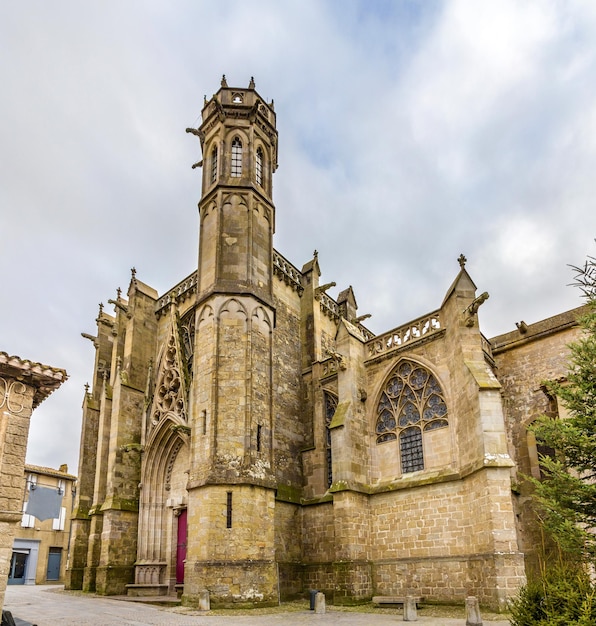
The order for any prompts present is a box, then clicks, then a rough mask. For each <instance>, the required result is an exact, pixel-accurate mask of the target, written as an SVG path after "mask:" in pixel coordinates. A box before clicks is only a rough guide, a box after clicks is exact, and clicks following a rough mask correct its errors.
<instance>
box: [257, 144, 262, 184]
mask: <svg viewBox="0 0 596 626" xmlns="http://www.w3.org/2000/svg"><path fill="white" fill-rule="evenodd" d="M256 179H257V185H259V186H261V187H262V186H263V150H262V149H261V148H257V158H256Z"/></svg>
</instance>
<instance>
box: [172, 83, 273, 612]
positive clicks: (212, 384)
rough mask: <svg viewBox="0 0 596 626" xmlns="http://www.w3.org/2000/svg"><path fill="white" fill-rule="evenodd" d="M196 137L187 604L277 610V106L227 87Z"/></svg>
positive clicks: (214, 101)
mask: <svg viewBox="0 0 596 626" xmlns="http://www.w3.org/2000/svg"><path fill="white" fill-rule="evenodd" d="M188 132H191V133H193V134H195V135H197V136H198V137H199V139H200V141H201V148H202V151H203V161H202V162H200V163H198V164H197V165H202V168H203V176H202V197H201V200H200V202H199V213H200V234H199V263H198V265H199V271H198V289H197V309H196V322H195V327H196V330H195V349H194V364H193V381H192V383H191V391H190V405H191V409H190V415H191V424H192V427H191V433H192V434H191V455H190V457H191V462H190V473H189V482H188V536H189V538H191V537H192V540H191V541H189V545H188V552H187V556H186V567H185V579H184V596H183V602H185V603H186V604H191V605H192V604H197V603H198V602H199V599H200V597H201V594H202V592H204V591H209V593H210V598H211V603H212V604H214V605H216V606H217V605H219V606H230V605H236V606H237V605H255V604H261V605H263V604H275V603H277V601H278V597H277V596H278V591H277V587H278V585H277V571H276V565H275V551H274V519H273V517H274V509H275V500H274V495H275V491H274V489H275V480H274V477H273V451H272V437H273V406H272V405H273V398H272V335H273V329H274V324H275V309H274V306H273V297H272V273H273V247H272V237H273V232H274V226H275V209H274V206H273V202H272V174H273V172H274V171H275V169H276V167H277V131H276V128H275V112H274V110H273V104H272V103H271V104H267V103H266V102H265V101H264V100H263V99H262V98H261V97H260V96H259V94H258V93H257V92H256V91H255V85H254V81H253V80H252V79H251V81H250V84H249V86H248V88H245V89H241V88H230V87H228V85H227V83H226V80H225V77H224V78H223V79H222V83H221V88H220V89H219V91H218V92H217V93H216V94H215V95H214V96H213V97H212V98H211V100H209V101H208V102H206V103H205V106H204V108H203V112H202V124H201V126H200V127H199V128H198V129H188ZM255 520H259V522H258V524H256V523H255ZM257 528H258V532H257V530H256V529H257Z"/></svg>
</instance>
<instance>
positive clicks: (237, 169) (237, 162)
mask: <svg viewBox="0 0 596 626" xmlns="http://www.w3.org/2000/svg"><path fill="white" fill-rule="evenodd" d="M231 175H232V177H233V178H239V177H240V176H242V142H241V141H240V137H234V140H233V141H232V171H231Z"/></svg>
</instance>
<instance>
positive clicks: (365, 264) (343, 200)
mask: <svg viewBox="0 0 596 626" xmlns="http://www.w3.org/2000/svg"><path fill="white" fill-rule="evenodd" d="M0 41H1V42H2V54H1V55H0V86H1V87H0V89H1V92H2V96H1V97H0V163H1V167H0V242H1V243H0V264H1V265H0V268H1V271H2V287H3V288H2V296H1V299H0V351H3V352H7V353H8V354H10V355H13V354H16V355H18V356H20V357H21V358H25V359H29V360H31V361H36V362H41V363H44V364H47V365H51V366H54V367H60V368H64V369H65V370H66V371H67V372H68V374H69V380H68V381H67V382H66V383H64V384H63V385H62V387H61V388H60V389H59V390H57V391H56V392H54V393H53V394H52V395H51V396H50V397H49V398H48V399H46V400H45V401H44V402H43V403H42V404H41V405H40V407H39V408H38V409H36V410H35V411H34V413H33V416H32V419H31V428H30V433H29V446H28V450H27V462H28V463H33V464H36V465H43V466H49V467H58V466H59V465H60V464H62V463H67V464H68V466H69V470H70V471H71V472H73V473H76V471H77V464H78V452H79V438H80V426H81V404H82V400H83V394H84V385H85V382H87V381H89V382H90V381H91V378H92V372H93V360H94V349H93V346H92V344H91V342H90V341H88V340H86V339H84V338H82V337H81V333H82V332H83V333H88V334H91V335H93V334H95V331H96V325H95V318H96V316H97V313H98V310H99V309H98V306H99V303H100V302H102V303H104V304H105V305H106V311H108V312H111V310H112V307H111V305H108V299H113V298H115V297H116V290H117V289H118V288H119V287H120V288H122V289H123V291H124V292H126V289H127V287H128V284H129V280H130V270H131V268H133V267H134V268H136V271H137V277H138V278H139V279H140V280H141V281H143V282H145V283H147V284H149V285H151V286H152V287H154V288H155V289H156V290H157V291H158V292H159V294H163V293H164V292H167V291H168V289H169V288H171V287H173V286H174V285H175V284H176V283H177V282H178V281H180V280H182V279H183V278H185V277H186V276H187V275H188V274H190V273H191V272H193V271H194V270H195V269H196V267H197V255H198V253H197V248H198V211H197V203H198V200H199V197H200V185H201V171H200V170H199V169H195V170H192V169H191V166H192V164H193V163H195V162H196V161H198V160H200V158H201V154H200V145H199V142H198V141H197V140H196V137H193V136H192V135H188V134H186V133H185V129H186V128H187V127H189V126H194V127H197V126H198V125H199V124H200V113H201V109H202V106H203V98H204V96H207V98H210V97H211V95H212V94H213V93H215V92H216V91H217V90H218V89H219V86H220V81H221V76H222V74H225V75H226V77H227V82H228V84H229V85H230V86H231V87H234V86H238V87H247V86H248V83H249V81H250V78H251V77H252V76H254V80H255V83H256V89H257V91H258V92H259V94H260V95H261V96H262V97H263V98H265V99H266V100H267V101H270V100H272V99H273V100H274V102H275V111H276V114H277V125H278V132H279V169H278V170H277V172H276V173H275V175H274V179H273V184H274V192H273V193H274V201H275V205H276V233H275V237H274V247H275V248H276V249H277V250H278V251H279V252H281V253H282V254H283V255H284V256H285V257H286V258H287V259H288V260H290V261H291V262H292V263H293V264H294V265H295V266H297V267H298V268H301V267H302V266H303V264H304V263H306V262H307V261H309V260H310V259H311V258H312V254H313V251H314V250H315V249H316V250H318V252H319V263H320V266H321V270H322V277H321V282H322V283H326V282H331V281H334V282H336V283H337V287H336V288H333V289H330V290H329V295H331V296H333V297H336V296H337V294H338V293H339V291H340V290H342V289H345V288H347V287H348V286H349V285H351V286H352V287H353V289H354V292H355V295H356V299H357V301H358V306H359V309H358V313H359V314H365V313H370V314H371V315H372V317H371V318H370V319H369V320H367V322H366V324H367V326H368V327H369V328H370V329H371V330H372V331H373V332H375V333H382V332H385V331H388V330H391V329H392V328H395V327H397V326H400V325H402V324H405V323H407V322H408V321H410V320H412V319H414V318H416V317H418V316H421V315H424V314H425V313H427V312H430V311H433V310H435V309H437V308H438V307H439V306H440V304H441V302H442V300H443V297H444V295H445V293H446V291H447V289H448V288H449V286H450V284H451V282H452V281H453V279H454V278H455V276H456V275H457V272H458V271H459V265H458V263H457V258H458V257H459V255H460V254H461V253H463V254H464V255H465V256H466V258H467V265H466V269H467V270H468V272H469V273H470V275H471V276H472V278H473V280H474V281H475V283H476V285H477V286H478V290H479V292H483V291H487V292H488V293H489V294H490V298H489V300H488V301H487V302H486V303H485V304H483V306H482V307H481V309H480V312H479V317H480V325H481V330H482V332H483V333H484V334H485V335H486V336H487V337H492V336H495V335H497V334H500V333H504V332H508V331H510V330H514V329H515V323H516V322H518V321H521V320H524V321H525V322H527V323H528V324H529V323H532V322H536V321H539V320H541V319H544V318H545V317H548V316H551V315H555V314H557V313H560V312H562V311H565V310H567V309H570V308H573V307H576V306H579V305H580V304H581V303H582V300H581V297H580V294H579V292H578V290H577V289H574V288H573V287H570V286H569V283H571V282H572V280H573V273H572V271H571V270H570V268H569V265H570V264H571V265H581V264H583V262H584V260H585V258H586V256H587V255H594V254H595V253H596V244H595V243H594V238H595V237H596V210H595V208H594V201H595V199H596V175H595V165H596V3H594V2H593V1H592V0H585V1H582V0H574V1H573V2H567V1H558V0H532V1H530V0H495V1H491V0H453V1H451V0H445V1H443V2H441V1H438V0H424V1H422V0H418V1H409V0H284V1H283V2H280V1H279V0H220V1H218V2H213V1H204V0H194V1H184V0H167V1H165V0H164V1H157V0H142V1H141V0H125V1H121V0H105V1H102V2H97V1H95V2H91V1H86V0H71V1H65V0H52V2H47V0H29V1H28V2H10V1H8V0H4V1H2V0H0Z"/></svg>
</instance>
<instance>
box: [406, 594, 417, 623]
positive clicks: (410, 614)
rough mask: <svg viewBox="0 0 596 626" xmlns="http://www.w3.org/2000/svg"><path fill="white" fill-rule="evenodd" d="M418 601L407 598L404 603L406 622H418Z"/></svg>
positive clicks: (410, 597)
mask: <svg viewBox="0 0 596 626" xmlns="http://www.w3.org/2000/svg"><path fill="white" fill-rule="evenodd" d="M417 621H418V613H417V612H416V600H415V598H413V597H412V596H406V600H405V602H404V622H417Z"/></svg>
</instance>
